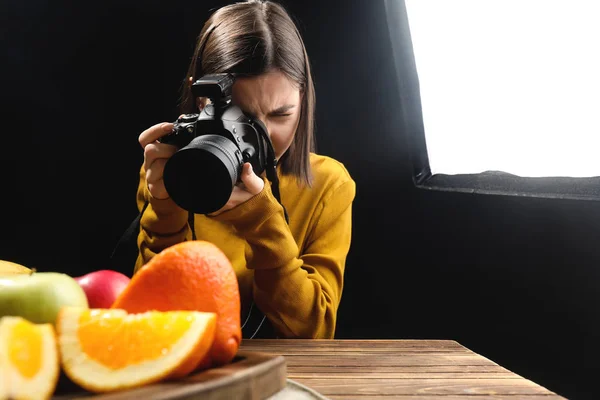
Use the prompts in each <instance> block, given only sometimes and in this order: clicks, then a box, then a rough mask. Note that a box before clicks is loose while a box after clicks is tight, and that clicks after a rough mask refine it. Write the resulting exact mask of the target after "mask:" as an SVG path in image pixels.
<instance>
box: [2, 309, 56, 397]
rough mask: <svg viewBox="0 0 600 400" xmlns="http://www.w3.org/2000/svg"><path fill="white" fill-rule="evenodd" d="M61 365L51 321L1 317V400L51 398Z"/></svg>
mask: <svg viewBox="0 0 600 400" xmlns="http://www.w3.org/2000/svg"><path fill="white" fill-rule="evenodd" d="M59 374H60V364H59V359H58V351H57V349H56V335H55V332H54V327H53V326H52V325H51V324H34V323H32V322H29V321H27V320H26V319H24V318H22V317H3V318H2V319H0V399H31V400H33V399H49V398H50V397H51V396H52V394H53V393H54V390H55V389H56V384H57V382H58V376H59Z"/></svg>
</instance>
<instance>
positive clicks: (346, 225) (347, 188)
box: [135, 1, 355, 338]
mask: <svg viewBox="0 0 600 400" xmlns="http://www.w3.org/2000/svg"><path fill="white" fill-rule="evenodd" d="M215 73H232V74H234V75H235V77H236V78H235V82H234V84H233V87H232V97H231V98H232V102H233V104H235V105H237V106H239V107H240V108H241V109H242V110H243V111H244V112H245V113H247V114H248V115H251V116H253V117H255V118H258V119H260V120H261V121H262V122H263V123H264V125H265V126H266V128H267V130H268V135H269V137H270V140H271V142H272V144H273V148H274V150H275V153H276V154H275V155H276V157H277V159H278V164H277V175H278V177H279V193H280V199H281V203H280V202H279V201H277V199H276V198H275V196H274V195H273V191H272V187H271V183H270V181H269V180H267V179H266V178H265V177H264V176H257V175H256V174H254V172H253V170H252V168H251V165H250V164H249V163H246V164H245V165H244V167H243V171H242V173H241V181H242V183H241V184H239V185H237V186H235V187H234V189H233V191H232V194H231V197H230V199H229V201H228V202H227V204H226V205H225V206H224V207H223V208H222V209H220V210H218V211H217V212H214V213H211V214H206V215H205V214H196V215H193V226H194V232H193V233H194V235H192V232H191V228H190V224H189V223H188V212H187V211H185V210H183V209H182V208H180V207H178V206H177V205H176V204H175V202H174V201H173V200H172V199H171V198H170V197H169V193H168V192H167V190H166V189H165V185H164V182H163V170H164V166H165V164H166V162H167V160H168V159H169V158H170V157H171V156H172V155H173V154H174V153H175V152H176V151H177V148H176V147H175V146H172V145H169V144H164V143H161V142H159V141H158V139H159V138H161V137H162V136H164V135H166V134H167V133H169V132H171V130H172V128H173V124H172V123H168V122H163V123H159V124H156V125H154V126H152V127H150V128H149V129H147V130H145V131H144V132H142V134H141V135H140V136H139V142H140V144H141V146H142V147H143V149H144V163H143V166H142V167H141V170H140V182H139V188H138V193H137V201H138V206H139V208H140V210H142V207H143V206H144V204H146V203H148V206H147V208H146V209H145V210H144V213H143V215H142V218H141V220H140V233H139V237H138V247H139V255H138V259H137V262H136V265H135V270H136V271H137V270H138V269H139V268H140V267H141V266H142V265H144V264H145V263H147V262H148V261H149V260H150V259H151V258H152V257H153V256H154V255H155V254H157V253H158V252H160V251H161V250H163V249H164V248H166V247H168V246H171V245H173V244H175V243H178V242H181V241H184V240H192V238H193V237H195V238H196V239H199V240H207V241H210V242H213V243H215V244H216V245H217V246H219V247H220V248H221V249H222V250H223V252H224V253H225V254H226V255H227V256H228V257H229V259H230V260H231V262H232V264H233V266H234V268H235V271H236V274H237V276H238V282H239V288H240V296H241V301H242V310H243V311H242V314H243V315H242V321H244V319H245V315H246V314H247V313H248V312H249V310H250V309H251V308H254V307H257V308H258V309H259V310H260V311H261V312H262V313H263V314H264V315H265V316H266V319H267V320H268V322H269V323H270V325H271V327H272V331H273V332H274V335H275V336H277V337H284V338H333V336H334V333H335V326H336V314H337V309H338V305H339V303H340V299H341V296H342V288H343V282H344V266H345V261H346V257H347V254H348V251H349V248H350V241H351V222H352V218H351V217H352V215H351V213H352V202H353V200H354V196H355V183H354V181H353V180H352V178H351V177H350V175H349V173H348V171H347V170H346V168H345V167H344V166H343V165H342V164H341V163H340V162H338V161H336V160H334V159H332V158H330V157H327V156H323V155H318V154H316V153H315V152H314V151H315V150H314V139H313V130H314V127H313V125H314V108H315V93H314V87H313V81H312V77H311V72H310V63H309V58H308V55H307V53H306V49H305V47H304V43H303V41H302V38H301V35H300V33H299V32H298V29H297V27H296V26H295V24H294V22H293V21H292V19H291V18H290V16H289V14H288V13H287V12H286V10H285V9H284V8H283V7H282V6H280V5H278V4H276V3H274V2H270V1H246V2H240V3H234V4H231V5H228V6H225V7H222V8H220V9H218V10H217V11H215V12H214V13H213V14H212V15H211V17H210V18H209V19H208V21H207V22H206V23H205V25H204V27H203V29H202V31H201V33H200V35H199V40H198V43H197V45H196V50H195V52H194V57H193V59H192V62H191V64H190V66H189V70H188V74H187V76H186V77H185V80H184V88H183V93H182V104H181V112H182V113H192V112H196V113H197V112H198V111H199V110H201V109H202V108H203V107H204V106H205V105H206V102H207V99H204V98H198V99H195V98H193V95H192V93H191V84H192V83H193V82H195V81H196V79H198V78H200V77H202V76H204V75H206V74H215ZM197 184H198V185H203V177H202V176H198V179H197ZM202 189H203V190H206V192H207V193H210V190H211V189H210V187H206V188H204V187H203V188H202ZM284 207H285V211H287V214H288V217H289V219H288V221H286V218H285V213H284Z"/></svg>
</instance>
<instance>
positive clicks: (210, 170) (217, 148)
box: [163, 135, 242, 214]
mask: <svg viewBox="0 0 600 400" xmlns="http://www.w3.org/2000/svg"><path fill="white" fill-rule="evenodd" d="M236 152H237V153H239V150H238V148H237V146H236V144H235V143H234V142H232V141H231V140H229V139H227V138H225V137H223V136H220V135H202V136H198V137H196V138H194V139H193V140H192V141H191V142H190V143H189V144H188V145H187V146H185V147H183V148H181V149H180V150H179V151H177V152H176V153H175V154H173V156H171V158H170V159H169V161H167V164H166V165H165V170H164V175H163V180H164V183H165V188H166V189H167V192H168V193H169V196H171V198H172V199H173V201H174V202H175V203H176V204H177V205H178V206H179V207H181V208H183V209H184V210H188V211H191V212H194V213H196V214H208V213H211V212H215V211H217V210H219V209H220V208H221V207H223V206H224V205H225V204H226V203H227V200H229V197H230V196H231V191H232V190H233V186H234V185H235V184H236V182H237V179H238V176H239V174H240V172H241V168H242V163H241V160H240V158H239V157H238V156H237V155H236Z"/></svg>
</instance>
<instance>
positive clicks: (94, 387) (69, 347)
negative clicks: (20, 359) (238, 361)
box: [56, 307, 217, 393]
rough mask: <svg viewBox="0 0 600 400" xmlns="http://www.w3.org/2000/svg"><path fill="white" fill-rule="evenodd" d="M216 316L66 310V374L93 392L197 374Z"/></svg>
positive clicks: (62, 319) (62, 342)
mask: <svg viewBox="0 0 600 400" xmlns="http://www.w3.org/2000/svg"><path fill="white" fill-rule="evenodd" d="M216 317H217V316H216V314H215V313H209V312H199V311H168V312H160V311H148V312H144V313H140V314H128V313H127V312H126V311H125V310H121V309H84V308H78V307H63V308H62V309H61V311H60V313H59V315H58V318H57V321H56V329H57V331H58V348H59V351H60V356H61V362H62V367H63V371H64V372H65V374H66V375H67V376H68V377H69V378H70V379H71V380H72V381H73V382H75V383H76V384H78V385H79V386H81V387H82V388H84V389H86V390H88V391H90V392H96V393H99V392H110V391H114V390H121V389H129V388H133V387H138V386H142V385H145V384H148V383H152V382H158V381H160V380H163V379H172V378H180V377H183V376H186V375H187V374H189V373H190V372H192V371H193V370H194V369H195V368H196V367H197V366H198V364H199V363H200V361H201V360H202V359H203V358H204V356H205V355H206V354H207V353H208V351H209V349H210V347H211V345H212V342H213V340H214V337H215V328H216Z"/></svg>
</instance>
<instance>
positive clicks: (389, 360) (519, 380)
mask: <svg viewBox="0 0 600 400" xmlns="http://www.w3.org/2000/svg"><path fill="white" fill-rule="evenodd" d="M241 349H243V350H244V351H250V352H252V351H259V352H264V353H270V354H273V355H281V356H283V357H285V360H286V364H287V377H288V378H289V379H292V380H294V381H297V382H299V383H301V384H303V385H306V386H308V387H310V388H312V389H314V390H316V391H317V392H319V393H321V394H323V395H325V396H327V397H328V398H330V399H331V400H337V399H340V400H341V399H344V400H367V399H368V400H377V399H381V400H383V399H385V400H391V399H405V400H425V399H431V400H434V399H436V400H442V399H443V400H458V399H463V400H467V399H468V400H487V399H494V400H500V399H506V400H517V399H525V400H557V399H564V397H561V396H559V395H557V394H555V393H553V392H551V391H549V390H548V389H546V388H544V387H542V386H540V385H538V384H536V383H535V382H532V381H531V380H528V379H525V378H524V377H521V376H519V375H517V374H515V373H513V372H511V371H509V370H507V369H506V368H503V367H502V366H500V365H498V364H496V363H495V362H493V361H491V360H489V359H487V358H485V357H483V356H482V355H479V354H477V353H475V352H473V351H471V350H469V349H467V348H466V347H464V346H462V345H460V344H459V343H457V342H455V341H451V340H301V339H293V340H291V339H277V340H267V339H252V340H244V341H243V342H242V346H241Z"/></svg>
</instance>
